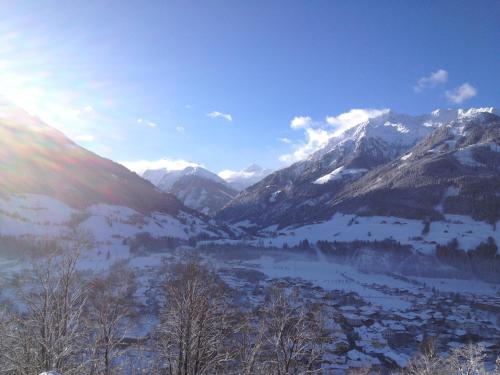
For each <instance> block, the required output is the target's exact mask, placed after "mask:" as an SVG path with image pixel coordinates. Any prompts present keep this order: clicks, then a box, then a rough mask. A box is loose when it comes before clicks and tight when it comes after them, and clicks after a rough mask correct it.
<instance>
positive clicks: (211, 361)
mask: <svg viewBox="0 0 500 375" xmlns="http://www.w3.org/2000/svg"><path fill="white" fill-rule="evenodd" d="M164 290H165V298H166V306H165V309H164V310H163V312H162V313H161V326H160V328H159V330H158V342H159V345H160V350H161V357H162V359H163V367H164V371H165V373H167V374H169V375H201V374H213V373H220V372H221V371H222V370H221V369H222V368H224V367H225V366H226V364H227V362H228V360H229V358H230V355H229V351H228V350H227V348H226V347H225V342H226V340H227V337H228V335H229V328H228V319H227V313H226V312H227V303H226V298H225V295H224V285H223V283H222V282H221V281H220V280H219V279H218V277H217V276H216V274H215V273H214V272H212V271H211V270H209V269H208V268H206V267H204V266H202V265H200V263H199V262H197V261H196V260H192V261H189V262H188V263H187V264H182V265H178V266H177V267H176V269H174V270H173V272H171V275H170V276H169V277H168V279H167V281H166V283H165V286H164Z"/></svg>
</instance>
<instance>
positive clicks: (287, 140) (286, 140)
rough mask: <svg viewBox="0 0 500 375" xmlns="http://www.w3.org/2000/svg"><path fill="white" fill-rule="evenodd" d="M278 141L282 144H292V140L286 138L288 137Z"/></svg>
mask: <svg viewBox="0 0 500 375" xmlns="http://www.w3.org/2000/svg"><path fill="white" fill-rule="evenodd" d="M278 141H280V142H283V143H288V144H290V143H292V140H291V139H290V138H286V137H283V138H278Z"/></svg>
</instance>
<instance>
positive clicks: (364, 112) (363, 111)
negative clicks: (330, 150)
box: [326, 108, 389, 135]
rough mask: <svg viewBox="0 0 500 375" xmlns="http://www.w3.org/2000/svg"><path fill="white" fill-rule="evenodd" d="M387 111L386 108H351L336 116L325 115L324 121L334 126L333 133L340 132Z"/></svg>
mask: <svg viewBox="0 0 500 375" xmlns="http://www.w3.org/2000/svg"><path fill="white" fill-rule="evenodd" d="M387 112H389V109H388V108H383V109H373V108H353V109H351V110H350V111H349V112H344V113H341V114H340V115H338V116H327V117H326V122H327V123H328V124H329V125H332V126H334V127H335V129H336V130H335V134H336V135H337V134H340V133H342V132H344V131H346V130H347V129H349V128H352V127H353V126H356V125H358V124H361V123H362V122H365V121H368V120H369V119H371V118H373V117H378V116H380V115H383V114H385V113H387Z"/></svg>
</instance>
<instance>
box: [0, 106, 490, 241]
mask: <svg viewBox="0 0 500 375" xmlns="http://www.w3.org/2000/svg"><path fill="white" fill-rule="evenodd" d="M0 160H1V163H0V235H5V234H16V233H22V234H26V233H33V232H37V233H41V234H44V233H45V232H47V233H48V232H51V231H52V232H54V231H55V232H57V233H63V232H64V231H65V230H68V228H73V229H74V228H81V229H84V230H89V231H92V232H93V233H95V234H96V235H97V236H98V237H99V238H100V240H101V241H102V243H107V241H108V240H109V238H110V235H112V236H114V240H113V241H115V242H116V245H117V246H118V245H119V244H120V243H122V242H126V241H128V240H129V239H130V238H134V236H136V235H138V234H140V233H142V232H147V233H150V234H152V235H153V236H156V237H172V236H173V237H175V238H177V239H182V241H188V240H189V239H190V238H196V239H200V240H203V239H214V238H216V239H229V238H230V239H231V240H234V239H238V238H239V239H246V240H249V241H258V239H263V238H266V240H267V243H268V244H272V245H274V246H282V245H284V244H285V243H286V244H287V245H288V244H293V243H299V242H300V241H302V240H304V239H306V238H309V239H310V240H325V239H326V240H329V241H331V240H335V241H337V240H344V241H352V240H353V239H356V240H359V239H363V240H364V241H370V240H374V239H377V240H384V239H387V238H398V240H399V241H403V242H405V243H408V244H411V245H412V246H415V247H416V248H419V249H423V250H425V251H431V250H432V248H433V246H435V244H436V243H446V242H447V241H449V240H450V239H452V238H458V237H460V238H463V240H464V241H463V242H464V246H467V248H473V247H474V246H476V245H477V244H478V243H479V242H480V241H483V240H485V238H486V237H484V236H486V234H487V235H488V236H490V235H493V236H494V237H495V238H498V231H497V229H495V228H496V225H497V222H498V220H499V219H500V194H499V187H500V117H499V116H498V115H497V114H496V112H495V110H494V109H493V108H479V109H471V110H468V111H464V110H436V111H433V112H431V113H429V114H425V115H421V116H409V115H404V114H399V113H396V112H393V111H387V112H385V113H383V114H382V115H380V116H378V117H375V118H372V119H370V120H368V121H366V122H363V123H361V124H358V125H356V126H354V127H352V128H350V129H348V130H346V131H344V132H342V133H341V134H337V135H335V136H332V138H331V139H330V141H329V143H328V144H327V145H326V146H325V147H324V148H322V149H320V150H318V151H317V152H315V153H314V154H312V155H311V156H310V157H309V158H307V159H306V160H302V161H299V162H297V163H295V164H293V165H291V166H289V167H287V168H284V169H281V170H278V171H275V172H272V173H270V171H268V170H264V169H263V168H261V167H259V166H256V165H253V166H250V167H249V168H246V169H244V170H242V171H239V172H230V171H225V172H221V173H220V174H219V175H216V174H214V173H212V172H210V171H208V170H206V169H204V168H202V167H188V168H185V169H183V170H177V171H171V170H165V169H161V170H148V171H146V172H145V173H144V175H143V177H144V178H141V177H140V176H138V175H137V174H135V173H133V172H131V171H129V170H128V169H126V168H125V167H123V166H121V165H119V164H117V163H114V162H113V161H111V160H108V159H105V158H102V157H100V156H98V155H96V154H94V153H92V152H90V151H87V150H85V149H84V148H82V147H80V146H78V145H77V144H75V143H74V142H72V141H71V140H70V139H68V138H67V137H66V136H64V135H63V134H62V133H61V132H59V131H58V130H56V129H54V128H51V127H50V126H48V125H46V124H45V123H43V122H42V121H40V120H39V119H37V118H35V117H32V116H30V115H28V114H27V113H26V112H24V111H22V110H20V109H18V108H16V107H13V106H9V105H6V104H5V103H2V102H0ZM236 187H238V189H237V188H236ZM240 188H244V190H241V191H240ZM49 213H50V217H49ZM207 215H208V216H210V217H212V218H208V217H207ZM450 215H451V216H450ZM405 220H406V221H405ZM434 222H435V223H438V222H439V223H440V224H436V225H435V226H434V227H433V229H431V233H430V234H429V236H426V235H425V234H424V232H426V231H428V227H429V225H430V224H429V223H434ZM405 223H406V224H405ZM468 223H469V224H468ZM471 223H472V224H473V225H474V226H475V229H474V231H472V230H471V225H472V224H471ZM487 223H489V224H487ZM351 224H359V225H357V226H356V228H353V227H352V226H351ZM400 225H401V226H402V225H406V230H402V229H401V228H402V227H400ZM433 225H434V224H433ZM20 228H21V229H20ZM425 228H427V229H425ZM452 228H454V229H452ZM391 231H397V233H396V232H393V233H391ZM256 243H258V242H256Z"/></svg>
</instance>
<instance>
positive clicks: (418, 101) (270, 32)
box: [0, 0, 500, 172]
mask: <svg viewBox="0 0 500 375" xmlns="http://www.w3.org/2000/svg"><path fill="white" fill-rule="evenodd" d="M0 7H1V12H0V95H2V96H4V97H6V98H7V99H9V100H11V101H13V102H15V103H16V104H18V105H20V106H22V107H24V108H26V109H27V110H28V111H29V112H30V113H33V114H36V115H38V116H40V117H41V118H42V119H44V120H45V121H47V122H48V123H49V124H52V125H53V126H56V127H58V128H59V129H61V130H63V131H64V132H65V133H66V134H67V135H68V136H70V137H71V138H72V139H74V140H76V141H77V142H78V143H79V144H81V145H83V146H84V147H86V148H89V149H90V150H93V151H95V152H97V153H99V154H101V155H103V156H106V157H109V158H111V159H113V160H117V161H139V160H142V161H151V162H153V161H158V160H160V159H168V160H171V161H172V160H174V161H175V160H188V161H193V162H196V163H201V164H203V165H204V166H206V167H207V168H209V169H211V170H213V171H215V172H219V171H221V170H224V169H231V170H239V169H241V168H243V167H245V166H247V165H249V164H251V163H254V162H255V163H258V164H260V165H262V166H265V167H269V168H278V167H281V166H284V165H286V164H288V163H290V162H292V161H294V160H297V159H298V158H300V157H304V156H306V155H307V154H308V153H309V152H312V151H314V149H315V148H317V147H319V146H320V145H321V144H322V142H324V139H325V138H327V137H328V136H330V135H331V134H332V132H333V131H335V129H336V128H337V127H339V126H345V125H346V124H347V125H348V124H349V122H352V121H355V120H358V119H362V118H364V117H366V116H370V115H374V114H376V113H378V112H377V110H382V109H384V108H392V109H394V110H396V111H398V112H405V113H410V114H418V113H423V112H429V111H431V110H433V109H435V108H443V107H451V108H457V107H478V106H498V105H499V102H500V89H499V87H500V79H499V77H500V76H499V73H500V22H499V21H498V20H499V19H500V2H498V1H487V0H483V1H413V2H409V1H404V2H403V1H319V0H314V1H309V0H303V1H291V0H289V1H271V0H262V1H259V0H255V1H243V0H242V1H236V0H234V1H233V0H231V1H229V0H226V1H211V0H206V1H167V0H164V1H157V2H155V1H123V0H122V1H81V2H78V1H68V2H62V1H43V0H40V1H33V2H27V1H1V0H0ZM352 109H359V111H354V112H351V110H352ZM368 109H370V110H371V111H370V110H368ZM342 113H344V114H345V113H347V115H343V116H340V117H339V115H341V114H342ZM327 118H329V120H328V121H327ZM164 163H166V162H164ZM160 164H161V163H160ZM173 164H175V163H173ZM138 165H146V164H145V163H142V164H136V166H138ZM151 165H159V163H156V164H154V163H153V164H151Z"/></svg>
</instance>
